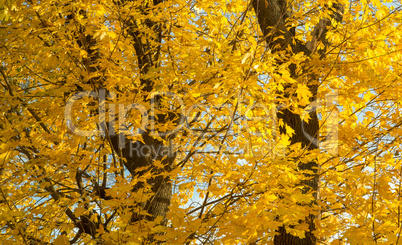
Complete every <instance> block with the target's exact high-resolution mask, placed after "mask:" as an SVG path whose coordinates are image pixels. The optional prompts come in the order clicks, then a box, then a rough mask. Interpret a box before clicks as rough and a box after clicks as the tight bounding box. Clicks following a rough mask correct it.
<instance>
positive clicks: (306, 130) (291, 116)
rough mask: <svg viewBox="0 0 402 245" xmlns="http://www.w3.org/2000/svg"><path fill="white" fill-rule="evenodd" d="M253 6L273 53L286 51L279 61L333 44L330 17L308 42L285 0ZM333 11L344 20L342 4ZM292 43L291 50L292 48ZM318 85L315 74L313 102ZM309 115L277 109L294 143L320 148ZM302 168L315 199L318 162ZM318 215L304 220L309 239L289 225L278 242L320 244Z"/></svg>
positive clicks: (261, 1) (312, 117) (291, 69)
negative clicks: (297, 30) (298, 34)
mask: <svg viewBox="0 0 402 245" xmlns="http://www.w3.org/2000/svg"><path fill="white" fill-rule="evenodd" d="M252 5H253V8H254V11H255V12H256V15H257V19H258V23H259V25H260V28H261V31H262V33H263V35H264V37H263V38H264V40H265V42H266V43H267V46H268V48H270V50H271V52H272V53H281V54H284V55H282V57H285V60H278V61H277V62H278V64H281V63H283V62H285V61H286V59H288V58H290V57H291V56H292V55H294V54H297V53H304V54H305V55H306V56H310V55H312V54H313V53H314V52H316V51H317V50H316V47H317V44H318V43H319V42H321V43H323V44H324V45H325V47H326V46H328V45H329V44H328V42H327V41H326V39H325V35H326V33H327V28H328V27H329V25H330V23H331V21H330V20H328V19H322V20H320V22H319V24H318V25H317V26H316V27H315V29H314V31H313V33H312V36H313V40H312V41H311V42H309V43H304V42H303V41H301V40H297V39H296V38H295V27H290V26H288V25H289V23H288V22H289V18H290V17H291V9H290V7H289V4H288V3H287V2H286V1H285V0H254V1H253V2H252ZM326 7H327V6H326ZM332 10H333V11H334V14H333V16H332V18H334V19H335V20H337V21H341V16H342V7H341V6H340V5H337V4H333V6H332ZM289 46H290V47H291V49H288V47H289ZM317 52H318V54H320V55H321V58H323V57H324V55H325V48H324V50H318V51H317ZM305 65H306V64H305ZM288 68H289V72H290V74H291V77H292V78H293V79H297V78H298V76H299V75H298V74H297V72H296V65H294V64H291V65H290V66H289V67H288ZM305 69H306V68H304V70H305ZM318 84H319V83H318V76H315V75H312V77H309V83H308V84H307V86H308V87H309V89H310V92H311V93H312V95H313V96H312V97H311V98H310V102H313V101H314V100H315V99H316V95H317V90H318ZM290 86H291V85H290V84H288V85H285V91H284V92H283V93H282V94H280V96H282V97H285V98H290V95H289V94H288V93H287V92H286V88H289V87H290ZM309 115H310V120H309V121H308V122H307V123H306V122H303V121H302V120H301V118H300V115H298V114H295V113H293V112H292V111H291V110H290V108H287V107H284V108H281V109H279V111H278V112H277V117H278V119H282V120H283V122H284V124H285V125H287V126H290V127H291V128H292V129H293V130H294V134H293V135H292V137H291V144H295V143H301V146H302V147H303V148H307V149H308V150H313V149H317V148H318V144H317V143H318V135H319V122H318V117H317V113H316V112H315V111H310V112H309ZM280 133H281V134H285V133H286V129H285V127H280ZM299 169H300V170H310V171H312V172H313V173H314V174H313V175H310V176H306V177H307V178H308V180H307V181H304V182H303V183H301V184H302V185H303V186H304V188H303V190H304V193H307V192H310V191H312V192H313V193H314V198H315V199H316V198H317V191H318V181H319V178H318V174H317V169H318V165H317V163H316V162H309V163H306V164H302V165H300V166H299ZM315 218H316V217H315V215H314V214H310V215H309V216H308V217H307V218H306V220H305V221H300V222H306V223H307V224H308V225H309V231H307V232H306V233H305V238H303V239H302V238H299V237H296V236H293V235H291V234H289V233H287V232H286V228H285V227H284V226H282V227H280V228H279V229H278V231H277V232H278V233H279V234H278V235H276V236H275V238H274V244H276V245H282V244H283V245H285V244H286V245H293V244H295V245H296V244H297V245H312V244H316V241H317V238H316V237H315V236H314V234H313V231H314V230H315V226H314V220H315Z"/></svg>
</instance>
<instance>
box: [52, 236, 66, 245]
mask: <svg viewBox="0 0 402 245" xmlns="http://www.w3.org/2000/svg"><path fill="white" fill-rule="evenodd" d="M53 244H54V245H70V242H69V241H68V238H67V236H66V235H60V236H58V237H57V238H56V240H54V242H53Z"/></svg>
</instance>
